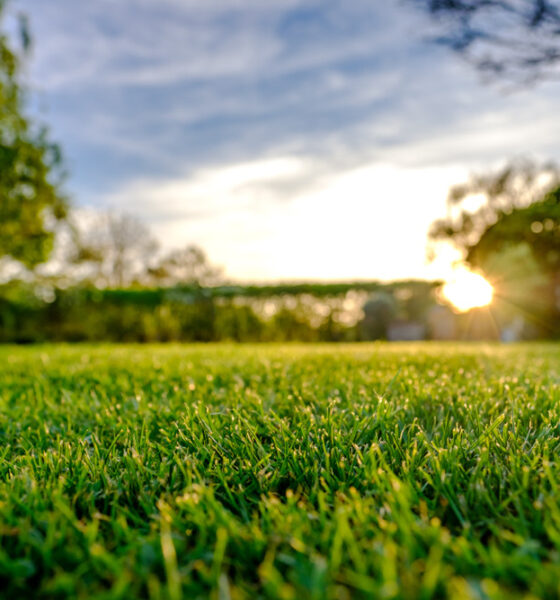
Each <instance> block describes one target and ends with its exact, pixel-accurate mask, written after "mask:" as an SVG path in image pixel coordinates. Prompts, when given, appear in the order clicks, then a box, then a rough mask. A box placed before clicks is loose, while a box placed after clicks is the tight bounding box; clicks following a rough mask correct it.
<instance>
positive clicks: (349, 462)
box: [0, 344, 560, 600]
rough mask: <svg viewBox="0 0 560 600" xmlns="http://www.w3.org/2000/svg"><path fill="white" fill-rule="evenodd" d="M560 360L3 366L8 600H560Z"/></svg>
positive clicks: (39, 351)
mask: <svg viewBox="0 0 560 600" xmlns="http://www.w3.org/2000/svg"><path fill="white" fill-rule="evenodd" d="M559 384H560V346H555V345H533V346H529V345H527V346H512V347H499V346H486V345H462V346H453V345H435V344H434V345H429V344H427V345H421V344H418V345H412V344H408V345H407V344H402V345H398V344H396V345H383V344H379V345H353V346H238V347H236V346H219V345H218V346H178V345H176V346H118V347H111V346H98V347H92V346H76V347H70V346H42V347H34V348H16V347H3V348H0V440H1V445H0V597H6V598H10V599H17V598H24V597H39V598H88V599H89V598H123V599H129V598H152V599H157V598H161V599H164V598H165V599H169V600H178V599H179V598H186V599H195V598H208V597H209V598H216V599H220V600H221V599H224V600H226V599H228V598H231V599H233V600H235V599H239V598H251V599H257V598H285V599H297V600H299V599H306V598H312V599H323V598H332V599H335V598H337V599H341V600H344V599H345V598H443V597H449V598H457V599H460V598H461V599H462V598H479V599H483V598H490V599H494V598H504V599H505V598H507V599H510V598H534V597H543V598H556V597H560V505H559V499H560V489H559V487H560V464H559V450H560V388H559Z"/></svg>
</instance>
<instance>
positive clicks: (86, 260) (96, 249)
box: [66, 212, 158, 287]
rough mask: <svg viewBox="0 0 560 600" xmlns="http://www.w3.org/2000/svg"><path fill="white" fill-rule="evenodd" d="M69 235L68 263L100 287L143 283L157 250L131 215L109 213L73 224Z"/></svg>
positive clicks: (150, 236)
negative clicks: (70, 238)
mask: <svg viewBox="0 0 560 600" xmlns="http://www.w3.org/2000/svg"><path fill="white" fill-rule="evenodd" d="M72 234H73V235H72V243H71V245H70V250H69V253H68V255H67V257H66V261H67V263H69V265H73V266H74V268H75V269H76V270H77V271H79V270H80V269H81V270H82V271H83V273H82V275H81V277H82V278H84V279H88V280H91V281H92V282H93V283H95V284H96V285H98V286H100V287H123V286H127V285H130V284H131V283H133V282H134V281H139V282H142V280H143V279H145V277H146V273H147V271H148V268H149V265H150V262H153V261H154V260H155V253H156V251H157V248H158V244H157V242H156V240H155V239H154V238H153V237H152V235H151V233H150V231H149V229H148V228H147V227H146V226H145V225H144V224H143V223H142V222H141V221H139V220H138V219H136V218H135V217H132V216H130V215H120V214H113V213H110V212H108V213H105V214H99V215H95V216H92V217H90V218H88V219H82V222H81V223H79V224H78V223H77V222H76V221H75V222H74V224H73V227H72ZM76 278H80V275H78V274H76Z"/></svg>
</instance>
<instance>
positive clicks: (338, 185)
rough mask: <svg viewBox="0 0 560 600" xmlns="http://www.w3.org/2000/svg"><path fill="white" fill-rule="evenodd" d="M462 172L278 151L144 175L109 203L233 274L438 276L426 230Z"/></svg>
mask: <svg viewBox="0 0 560 600" xmlns="http://www.w3.org/2000/svg"><path fill="white" fill-rule="evenodd" d="M464 176H465V172H464V170H463V169H461V168H459V167H452V168H451V167H447V168H440V169H431V170H430V169H402V168H400V167H398V166H395V165H390V164H364V165H361V166H360V167H359V168H351V169H347V170H340V169H339V170H337V171H330V172H329V170H328V169H325V168H324V165H322V164H319V163H316V162H315V161H314V160H313V159H310V158H293V157H276V158H271V159H268V160H264V161H255V162H252V163H242V164H234V165H223V166H222V167H217V168H214V169H204V170H201V171H199V172H196V173H194V174H192V175H191V176H185V177H184V178H178V179H173V180H169V181H166V182H162V181H159V180H158V181H150V180H147V179H146V180H143V181H141V182H136V183H134V184H132V185H128V186H125V187H123V188H122V189H120V190H119V191H118V192H117V193H115V194H113V195H111V196H108V197H107V198H106V199H105V202H104V205H105V206H117V207H119V208H120V209H125V210H127V211H129V212H133V213H134V214H136V215H138V216H140V217H141V218H142V219H143V220H144V221H145V222H146V223H149V224H150V225H151V226H152V228H153V229H154V231H155V233H156V234H157V235H158V238H159V239H161V240H163V241H164V244H165V245H167V246H168V247H176V246H182V245H186V244H190V243H197V244H199V245H202V246H204V247H205V248H206V249H207V251H208V252H209V254H210V257H211V258H212V260H214V261H215V262H218V263H220V264H223V265H225V266H226V268H227V272H228V274H229V275H231V276H233V277H235V278H241V279H246V280H251V279H294V278H296V279H297V278H313V279H348V278H361V279H368V278H376V277H379V278H384V279H389V278H392V277H408V276H417V277H420V276H433V277H437V272H435V271H433V269H432V270H431V269H430V268H429V267H427V266H426V264H425V231H426V229H427V227H428V226H429V224H430V223H431V221H432V220H433V219H435V218H437V217H438V216H441V214H442V213H443V211H444V210H445V197H446V190H447V186H449V185H450V184H452V183H454V182H456V181H457V180H460V178H462V177H464ZM286 186H287V187H288V188H289V202H286V197H285V194H284V189H285V187H286Z"/></svg>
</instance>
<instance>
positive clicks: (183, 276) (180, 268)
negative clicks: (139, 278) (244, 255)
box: [148, 246, 223, 286]
mask: <svg viewBox="0 0 560 600" xmlns="http://www.w3.org/2000/svg"><path fill="white" fill-rule="evenodd" d="M148 276H149V279H151V280H152V281H153V282H155V283H156V284H158V285H163V286H170V285H178V284H182V285H192V284H197V285H205V286H207V285H217V284H219V283H222V282H223V277H222V270H221V269H220V268H218V267H215V266H213V265H211V264H210V263H209V262H208V259H207V257H206V254H205V253H204V251H203V250H202V249H201V248H198V247H197V246H186V247H185V248H181V249H179V250H172V251H171V252H170V253H169V254H167V255H166V256H164V257H163V258H162V259H161V260H160V261H159V263H158V264H157V265H156V266H155V267H153V268H151V269H149V271H148Z"/></svg>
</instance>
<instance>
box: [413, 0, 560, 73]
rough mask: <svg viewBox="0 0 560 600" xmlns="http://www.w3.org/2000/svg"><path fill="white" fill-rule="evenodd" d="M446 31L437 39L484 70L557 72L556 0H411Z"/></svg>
mask: <svg viewBox="0 0 560 600" xmlns="http://www.w3.org/2000/svg"><path fill="white" fill-rule="evenodd" d="M409 1H410V2H413V3H414V4H416V5H418V6H420V7H422V8H424V9H425V10H426V11H428V12H429V13H430V14H431V15H432V16H433V17H434V18H435V19H436V21H437V23H438V25H439V26H440V28H441V29H443V32H442V33H441V34H439V35H437V36H436V37H435V40H436V41H437V42H439V43H441V44H443V45H445V46H448V47H450V48H451V49H453V50H454V51H456V52H458V53H459V54H461V55H462V56H464V57H465V58H466V59H467V60H468V61H470V62H471V63H473V64H474V65H475V66H476V68H477V69H479V70H480V71H481V72H482V73H484V74H486V75H488V76H492V77H499V78H507V79H513V80H516V81H519V80H522V81H530V80H535V79H537V78H541V77H548V76H550V75H555V76H557V75H558V66H559V65H560V6H559V3H558V2H557V0H409Z"/></svg>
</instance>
